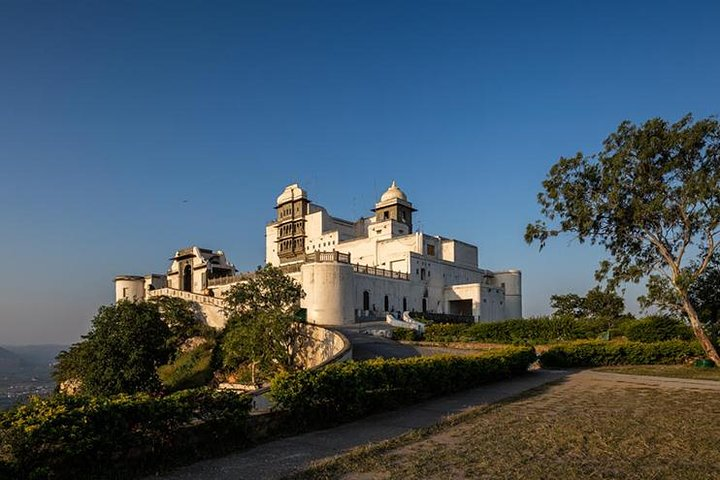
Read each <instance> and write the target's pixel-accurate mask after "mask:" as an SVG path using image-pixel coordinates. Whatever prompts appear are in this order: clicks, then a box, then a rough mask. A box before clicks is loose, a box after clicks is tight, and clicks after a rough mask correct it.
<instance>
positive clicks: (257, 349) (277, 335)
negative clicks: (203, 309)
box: [221, 265, 304, 381]
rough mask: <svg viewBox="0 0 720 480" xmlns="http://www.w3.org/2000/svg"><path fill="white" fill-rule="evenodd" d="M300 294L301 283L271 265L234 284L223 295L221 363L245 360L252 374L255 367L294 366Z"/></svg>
mask: <svg viewBox="0 0 720 480" xmlns="http://www.w3.org/2000/svg"><path fill="white" fill-rule="evenodd" d="M303 295H304V294H303V291H302V288H301V287H300V284H298V283H297V282H296V281H295V280H293V279H292V278H290V277H288V276H287V275H285V274H284V273H283V272H282V270H280V269H279V268H277V267H273V266H272V265H267V266H266V267H264V268H262V269H259V270H258V271H257V272H256V273H255V275H254V276H253V277H252V278H250V279H249V280H247V281H245V282H242V283H239V284H236V285H233V286H232V287H231V289H230V290H229V291H228V292H227V294H226V295H225V297H224V300H225V302H226V305H227V306H226V309H225V315H226V316H227V319H228V322H227V326H226V327H225V331H224V333H223V338H222V342H221V350H222V357H223V366H224V367H225V368H227V369H237V368H238V367H239V366H241V365H242V364H245V363H248V364H250V365H251V366H252V369H253V377H254V369H255V366H259V367H260V368H261V369H262V370H263V371H266V372H267V371H271V370H273V369H276V368H279V369H282V370H291V369H293V368H295V366H296V364H297V355H298V346H299V345H300V344H301V342H300V339H301V337H302V330H301V329H300V328H298V324H299V319H298V317H297V316H296V313H297V311H298V309H299V307H300V299H301V298H302V297H303ZM253 381H254V378H253Z"/></svg>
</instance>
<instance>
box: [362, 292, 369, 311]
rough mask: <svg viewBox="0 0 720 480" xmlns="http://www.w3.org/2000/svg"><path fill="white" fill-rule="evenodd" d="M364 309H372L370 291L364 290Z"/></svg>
mask: <svg viewBox="0 0 720 480" xmlns="http://www.w3.org/2000/svg"><path fill="white" fill-rule="evenodd" d="M363 310H370V292H368V291H367V290H365V291H364V292H363Z"/></svg>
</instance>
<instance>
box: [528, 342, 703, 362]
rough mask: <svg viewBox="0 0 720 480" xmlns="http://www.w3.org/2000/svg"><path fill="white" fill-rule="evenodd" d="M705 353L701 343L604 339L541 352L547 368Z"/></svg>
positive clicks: (677, 359) (685, 358) (678, 359)
mask: <svg viewBox="0 0 720 480" xmlns="http://www.w3.org/2000/svg"><path fill="white" fill-rule="evenodd" d="M702 356H704V352H703V349H702V347H701V346H700V344H699V343H698V342H686V341H682V340H670V341H666V342H655V343H642V342H600V341H585V342H573V343H567V344H562V345H555V346H553V347H551V348H550V349H549V350H548V351H546V352H545V353H543V354H542V355H540V364H541V365H542V366H543V367H551V368H552V367H601V366H605V365H652V364H665V365H671V364H679V363H685V362H687V361H689V360H692V359H693V358H697V357H702Z"/></svg>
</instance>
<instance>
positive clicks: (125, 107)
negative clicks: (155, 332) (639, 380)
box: [0, 0, 720, 344]
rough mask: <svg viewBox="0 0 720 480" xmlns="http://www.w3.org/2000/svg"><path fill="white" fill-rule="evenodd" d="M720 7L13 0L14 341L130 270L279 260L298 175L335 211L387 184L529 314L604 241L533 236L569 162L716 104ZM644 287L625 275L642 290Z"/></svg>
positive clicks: (3, 224) (48, 333) (4, 89)
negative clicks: (510, 277) (276, 244)
mask: <svg viewBox="0 0 720 480" xmlns="http://www.w3.org/2000/svg"><path fill="white" fill-rule="evenodd" d="M719 14H720V7H718V5H717V4H716V3H715V2H709V1H708V2H693V1H688V2H663V1H653V2H650V1H648V2H612V1H595V2H571V1H565V2H560V1H558V2H550V1H548V2H539V1H535V2H501V1H496V2H460V1H442V2H441V1H437V2H425V1H413V2H400V1H398V2H387V1H382V2H381V1H378V2H369V1H368V2H360V1H342V0H338V1H327V2H316V1H288V2H278V1H257V2H249V1H245V2H238V1H235V2H200V1H198V2H185V1H174V2H170V1H165V2H161V1H153V2H147V1H138V2H127V1H116V2H89V1H83V2H72V1H68V2H60V1H54V2H40V1H33V2H28V1H24V0H23V1H11V0H5V1H3V2H0V252H2V253H3V261H2V269H1V270H0V273H1V275H0V344H13V343H48V342H62V343H68V342H73V341H76V340H77V339H78V338H79V336H80V335H81V334H83V333H85V332H86V331H87V328H88V326H89V323H90V319H91V318H92V316H93V314H94V312H95V311H96V310H97V308H98V306H100V305H102V304H107V303H110V302H111V301H112V300H113V284H112V278H113V277H114V276H115V275H116V274H121V273H122V274H144V273H147V272H150V271H152V272H164V271H165V269H166V268H167V266H168V262H167V259H168V258H169V257H170V256H171V255H172V254H173V253H174V251H175V250H177V249H178V248H181V247H184V246H188V245H192V244H199V245H201V246H205V247H208V248H214V249H218V248H219V249H223V250H225V251H226V252H227V254H228V256H229V257H230V259H231V261H233V262H234V263H235V264H236V265H237V266H238V267H239V268H240V269H243V270H245V269H253V268H255V266H257V265H258V264H260V263H262V261H263V258H264V225H265V222H267V221H268V220H270V219H271V218H272V216H273V214H274V211H273V209H272V207H273V202H274V198H275V197H276V196H277V195H278V194H279V193H280V191H282V188H283V186H284V185H286V184H288V183H292V182H300V183H301V185H302V186H303V187H305V188H306V189H307V190H308V191H309V193H310V197H311V198H312V199H313V200H314V201H316V202H317V203H320V204H321V205H324V206H326V207H328V208H329V209H330V211H331V212H332V213H333V214H334V215H337V216H341V217H346V218H350V219H356V218H358V217H360V216H361V215H367V214H368V213H369V209H370V208H372V206H373V203H374V202H375V201H376V199H377V198H378V197H379V195H380V194H381V193H382V191H383V190H384V189H385V188H386V187H387V186H388V185H389V184H390V182H391V181H392V180H393V179H394V180H397V182H398V184H399V185H400V186H401V188H403V189H404V190H405V191H406V193H407V194H408V196H409V198H410V200H411V201H412V202H413V203H414V204H415V206H416V207H417V208H418V210H419V212H418V216H417V220H416V225H418V226H421V227H422V229H423V230H424V231H426V232H428V233H431V234H442V235H446V236H451V237H456V238H458V239H461V240H465V241H469V242H471V243H476V244H477V245H478V246H479V249H480V262H481V265H482V266H483V267H487V268H491V269H501V268H519V269H522V270H523V275H524V285H523V287H524V308H525V313H526V314H528V315H539V314H545V313H548V312H549V311H550V309H549V296H550V295H551V294H553V293H566V292H570V291H574V292H577V293H584V292H586V291H587V290H588V289H589V288H591V287H592V286H593V272H594V269H595V267H596V265H597V261H598V260H599V259H600V258H602V255H603V252H602V251H600V250H597V249H592V248H590V247H588V246H584V245H583V246H577V245H574V244H572V243H571V242H570V240H569V239H567V238H565V239H558V240H556V241H555V242H553V243H551V244H550V245H549V247H548V248H546V249H545V250H543V252H542V253H539V252H538V250H537V247H536V246H527V245H526V244H525V243H524V242H523V238H522V234H523V231H524V228H525V225H526V224H527V223H528V222H531V221H533V220H534V219H536V218H538V207H537V204H536V201H535V197H536V194H537V192H538V190H539V188H540V182H541V181H542V180H543V178H544V177H545V175H546V173H547V171H548V169H549V167H550V166H551V165H552V164H553V163H554V162H555V161H557V159H558V158H559V157H560V156H561V155H572V154H574V153H575V152H577V151H578V150H582V151H584V152H587V153H591V152H594V151H597V150H599V148H600V146H601V142H602V140H603V139H604V138H605V137H606V136H607V135H608V134H609V133H610V132H611V131H613V130H614V129H615V127H616V126H617V125H618V123H619V122H621V121H622V120H625V119H629V120H632V121H636V122H641V121H644V120H646V119H648V118H651V117H656V116H660V117H664V118H667V119H670V120H674V119H677V118H679V117H680V116H682V115H683V114H685V113H687V112H692V113H694V114H695V115H696V116H697V117H703V116H708V115H713V114H717V113H719V112H720V107H719V100H720V89H719V88H718V86H719V85H720V62H719V61H718V51H720V49H719V47H720V29H718V28H717V18H718V17H719ZM641 292H642V289H641V288H637V287H635V288H630V289H629V290H628V299H629V304H630V306H631V309H634V308H635V307H634V306H633V305H634V298H635V297H636V296H637V295H638V294H639V293H641Z"/></svg>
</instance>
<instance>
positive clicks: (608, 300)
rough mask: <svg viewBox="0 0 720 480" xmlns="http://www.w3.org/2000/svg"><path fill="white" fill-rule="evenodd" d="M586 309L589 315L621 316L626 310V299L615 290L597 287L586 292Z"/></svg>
mask: <svg viewBox="0 0 720 480" xmlns="http://www.w3.org/2000/svg"><path fill="white" fill-rule="evenodd" d="M585 311H586V315H587V316H588V317H595V318H598V317H602V318H619V317H621V316H622V315H623V313H624V312H625V300H623V298H622V297H621V296H620V295H618V294H617V293H615V292H613V291H609V290H602V289H600V288H598V287H596V288H593V289H592V290H590V291H588V292H587V294H585Z"/></svg>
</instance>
